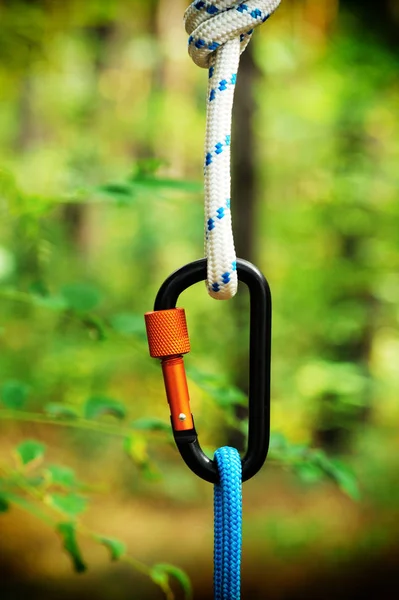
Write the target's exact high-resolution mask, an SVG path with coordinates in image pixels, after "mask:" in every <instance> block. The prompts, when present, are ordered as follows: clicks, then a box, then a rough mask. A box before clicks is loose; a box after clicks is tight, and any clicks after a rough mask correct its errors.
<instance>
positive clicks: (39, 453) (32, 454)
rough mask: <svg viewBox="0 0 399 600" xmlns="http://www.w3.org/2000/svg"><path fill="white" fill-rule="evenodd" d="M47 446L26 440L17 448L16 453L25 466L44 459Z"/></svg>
mask: <svg viewBox="0 0 399 600" xmlns="http://www.w3.org/2000/svg"><path fill="white" fill-rule="evenodd" d="M45 450H46V446H45V445H44V444H41V443H40V442H36V441H34V440H26V441H25V442H22V443H21V444H19V446H17V448H16V452H17V455H18V456H19V458H20V459H21V462H22V464H23V465H27V464H28V463H31V462H33V461H39V460H41V459H42V458H43V456H44V453H45Z"/></svg>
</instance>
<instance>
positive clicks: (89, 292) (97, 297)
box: [62, 283, 101, 312]
mask: <svg viewBox="0 0 399 600" xmlns="http://www.w3.org/2000/svg"><path fill="white" fill-rule="evenodd" d="M62 296H63V297H64V298H65V300H66V302H67V304H68V307H69V308H71V309H73V310H76V311H77V312H89V311H91V310H93V309H94V308H96V307H97V306H98V305H99V304H100V301H101V294H100V292H99V291H98V289H97V288H95V287H94V286H91V285H89V284H86V283H75V284H69V285H66V286H64V287H63V288H62Z"/></svg>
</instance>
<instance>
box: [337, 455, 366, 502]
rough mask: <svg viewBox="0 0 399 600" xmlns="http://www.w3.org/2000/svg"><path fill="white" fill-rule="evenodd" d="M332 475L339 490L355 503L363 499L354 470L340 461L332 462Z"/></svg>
mask: <svg viewBox="0 0 399 600" xmlns="http://www.w3.org/2000/svg"><path fill="white" fill-rule="evenodd" d="M330 465H331V467H330V475H331V477H332V478H333V479H334V480H335V481H336V482H337V484H338V486H339V488H340V489H341V490H342V491H343V492H344V493H345V494H347V495H348V496H349V498H352V500H354V501H355V502H358V501H359V500H360V499H361V494H360V490H359V486H358V482H357V479H356V476H355V474H354V473H353V471H352V469H351V468H350V467H349V466H348V465H346V464H344V463H343V462H342V461H340V460H338V459H331V460H330Z"/></svg>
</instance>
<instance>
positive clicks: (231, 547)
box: [213, 446, 242, 600]
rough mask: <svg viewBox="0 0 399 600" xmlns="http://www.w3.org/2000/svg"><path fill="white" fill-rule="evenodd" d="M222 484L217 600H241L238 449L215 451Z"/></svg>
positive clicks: (217, 504) (217, 491)
mask: <svg viewBox="0 0 399 600" xmlns="http://www.w3.org/2000/svg"><path fill="white" fill-rule="evenodd" d="M215 460H216V463H217V466H218V469H219V475H220V483H219V484H217V485H215V488H214V512H215V530H214V531H215V542H214V565H215V568H214V577H213V581H214V598H215V600H239V599H240V579H241V573H240V571H241V535H242V533H241V522H242V494H241V488H242V476H241V458H240V455H239V453H238V451H237V450H236V449H235V448H230V447H228V446H225V447H224V448H219V450H216V452H215Z"/></svg>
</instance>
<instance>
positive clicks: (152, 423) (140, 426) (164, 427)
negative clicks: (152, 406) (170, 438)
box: [131, 417, 171, 432]
mask: <svg viewBox="0 0 399 600" xmlns="http://www.w3.org/2000/svg"><path fill="white" fill-rule="evenodd" d="M131 427H132V429H137V430H141V431H167V432H170V430H171V428H170V423H166V422H165V421H162V419H157V418H156V417H143V418H141V419H136V420H135V421H133V422H132V423H131Z"/></svg>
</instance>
